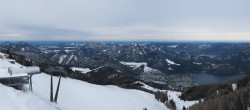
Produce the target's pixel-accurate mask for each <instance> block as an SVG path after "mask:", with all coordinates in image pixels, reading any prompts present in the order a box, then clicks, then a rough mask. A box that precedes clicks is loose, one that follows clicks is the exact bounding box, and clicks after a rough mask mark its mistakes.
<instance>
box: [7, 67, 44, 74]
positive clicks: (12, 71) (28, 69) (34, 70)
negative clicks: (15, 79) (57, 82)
mask: <svg viewBox="0 0 250 110" xmlns="http://www.w3.org/2000/svg"><path fill="white" fill-rule="evenodd" d="M8 72H9V73H10V74H11V75H12V74H19V73H27V74H38V73H40V68H39V67H37V66H30V67H20V68H8Z"/></svg>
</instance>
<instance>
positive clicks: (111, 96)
mask: <svg viewBox="0 0 250 110" xmlns="http://www.w3.org/2000/svg"><path fill="white" fill-rule="evenodd" d="M33 80H34V82H33V86H34V94H36V95H37V96H39V97H41V98H45V99H46V100H47V101H49V85H50V76H48V75H46V74H44V73H42V74H40V75H36V76H34V77H33ZM57 81H58V77H54V82H55V83H54V88H55V87H56V85H57ZM57 104H58V107H59V108H60V109H63V110H82V109H86V110H142V109H143V108H147V109H148V110H168V109H167V108H166V106H165V105H164V104H162V103H160V102H158V101H157V100H155V98H154V95H152V94H149V93H146V92H143V91H139V90H128V89H123V88H119V87H117V86H100V85H95V84H90V83H87V82H83V81H79V80H74V79H70V78H62V82H61V88H60V93H59V98H58V103H57Z"/></svg>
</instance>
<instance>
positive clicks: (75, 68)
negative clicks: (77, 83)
mask: <svg viewBox="0 0 250 110" xmlns="http://www.w3.org/2000/svg"><path fill="white" fill-rule="evenodd" d="M70 69H71V70H72V71H80V72H81V73H88V72H90V71H91V70H90V69H89V68H80V67H72V68H70Z"/></svg>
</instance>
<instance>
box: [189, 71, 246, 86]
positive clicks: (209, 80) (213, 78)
mask: <svg viewBox="0 0 250 110" xmlns="http://www.w3.org/2000/svg"><path fill="white" fill-rule="evenodd" d="M243 76H246V74H229V75H214V74H208V73H200V74H198V75H197V76H195V77H194V78H193V81H194V82H195V83H196V84H198V85H205V84H213V83H221V82H225V81H228V80H232V79H236V78H240V77H243Z"/></svg>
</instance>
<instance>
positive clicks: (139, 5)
mask: <svg viewBox="0 0 250 110" xmlns="http://www.w3.org/2000/svg"><path fill="white" fill-rule="evenodd" d="M0 39H1V40H92V41H94V40H119V41H125V40H160V41H164V40H165V41H170V40H171V41H179V40H195V41H250V0H0Z"/></svg>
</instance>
